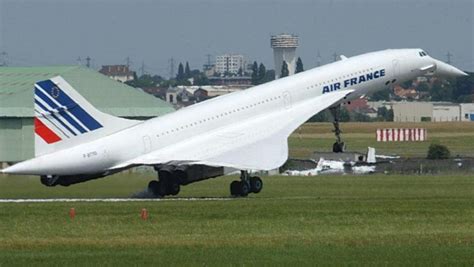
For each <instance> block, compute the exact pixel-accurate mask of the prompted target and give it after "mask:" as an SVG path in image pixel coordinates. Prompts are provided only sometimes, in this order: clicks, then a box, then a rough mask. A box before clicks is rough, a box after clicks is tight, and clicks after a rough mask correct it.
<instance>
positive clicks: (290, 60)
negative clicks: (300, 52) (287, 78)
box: [270, 34, 298, 79]
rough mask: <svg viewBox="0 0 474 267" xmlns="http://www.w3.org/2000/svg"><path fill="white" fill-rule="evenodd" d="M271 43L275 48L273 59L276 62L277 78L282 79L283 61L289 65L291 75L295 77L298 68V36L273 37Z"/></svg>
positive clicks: (281, 35)
mask: <svg viewBox="0 0 474 267" xmlns="http://www.w3.org/2000/svg"><path fill="white" fill-rule="evenodd" d="M270 42H271V46H272V48H273V59H274V60H275V78H276V79H278V78H279V77H280V74H281V66H282V65H283V61H286V64H288V72H289V75H293V74H294V73H295V68H296V48H297V47H298V36H296V35H293V34H279V35H273V36H272V38H271V40H270Z"/></svg>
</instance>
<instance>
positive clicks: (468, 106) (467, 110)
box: [459, 103, 474, 121]
mask: <svg viewBox="0 0 474 267" xmlns="http://www.w3.org/2000/svg"><path fill="white" fill-rule="evenodd" d="M459 105H460V106H461V114H460V116H459V117H460V118H461V121H474V103H462V104H459Z"/></svg>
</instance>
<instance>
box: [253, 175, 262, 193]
mask: <svg viewBox="0 0 474 267" xmlns="http://www.w3.org/2000/svg"><path fill="white" fill-rule="evenodd" d="M262 188H263V182H262V179H260V177H257V176H254V177H250V190H251V191H252V193H255V194H257V193H259V192H260V191H262Z"/></svg>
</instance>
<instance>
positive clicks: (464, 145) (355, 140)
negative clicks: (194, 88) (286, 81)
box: [289, 122, 474, 158]
mask: <svg viewBox="0 0 474 267" xmlns="http://www.w3.org/2000/svg"><path fill="white" fill-rule="evenodd" d="M341 127H342V130H343V133H342V137H343V139H344V141H345V142H346V144H347V149H348V150H349V151H359V152H365V151H366V150H367V147H368V146H371V147H375V149H376V151H377V153H378V154H396V155H400V156H403V157H425V156H426V153H427V151H428V147H429V145H430V144H431V143H439V144H443V145H446V146H447V147H448V148H449V149H450V151H451V155H453V156H455V155H461V156H471V157H472V156H474V123H470V122H467V123H465V122H444V123H440V122H437V123H431V122H425V123H397V122H380V123H341ZM377 128H426V129H427V130H428V140H427V141H424V142H377V141H376V138H375V132H376V130H377ZM334 141H335V138H334V134H333V133H332V124H331V123H307V124H304V125H303V126H301V127H300V128H299V129H298V130H296V131H295V133H293V134H292V135H291V137H290V139H289V146H290V156H291V157H293V158H308V157H310V156H311V154H312V153H313V152H314V151H327V152H329V151H332V144H333V143H334Z"/></svg>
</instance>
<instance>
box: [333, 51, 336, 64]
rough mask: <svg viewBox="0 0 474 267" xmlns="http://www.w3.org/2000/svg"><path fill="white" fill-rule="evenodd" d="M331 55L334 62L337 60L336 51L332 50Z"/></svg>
mask: <svg viewBox="0 0 474 267" xmlns="http://www.w3.org/2000/svg"><path fill="white" fill-rule="evenodd" d="M332 56H333V58H334V62H336V61H337V53H336V52H334V54H332Z"/></svg>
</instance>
